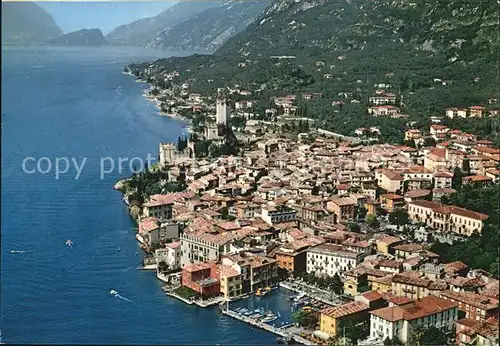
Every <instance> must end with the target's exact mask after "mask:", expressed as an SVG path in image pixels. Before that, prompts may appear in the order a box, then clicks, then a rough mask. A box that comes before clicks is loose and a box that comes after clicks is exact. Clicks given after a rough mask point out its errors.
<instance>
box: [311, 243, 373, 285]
mask: <svg viewBox="0 0 500 346" xmlns="http://www.w3.org/2000/svg"><path fill="white" fill-rule="evenodd" d="M364 256H365V254H364V253H362V252H353V251H346V250H343V249H342V246H341V245H335V244H321V245H318V246H315V247H312V248H309V249H308V250H307V261H306V271H307V272H308V273H315V274H316V275H318V276H321V275H323V276H330V277H332V276H334V275H335V274H339V275H340V274H342V273H343V272H346V271H348V270H351V269H353V268H355V267H356V266H357V265H358V264H359V263H361V262H362V261H363V258H364Z"/></svg>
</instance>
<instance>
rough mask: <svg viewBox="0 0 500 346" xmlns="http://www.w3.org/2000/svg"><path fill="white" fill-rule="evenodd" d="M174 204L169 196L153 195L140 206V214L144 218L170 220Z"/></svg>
mask: <svg viewBox="0 0 500 346" xmlns="http://www.w3.org/2000/svg"><path fill="white" fill-rule="evenodd" d="M173 205H174V202H173V200H172V196H170V195H153V196H151V197H150V198H149V200H148V201H147V202H146V203H144V204H143V205H142V207H143V208H142V213H143V215H144V216H145V217H156V218H158V219H171V218H172V207H173Z"/></svg>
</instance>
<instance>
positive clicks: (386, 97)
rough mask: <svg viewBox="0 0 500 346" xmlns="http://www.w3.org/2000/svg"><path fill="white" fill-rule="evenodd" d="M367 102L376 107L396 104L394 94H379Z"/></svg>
mask: <svg viewBox="0 0 500 346" xmlns="http://www.w3.org/2000/svg"><path fill="white" fill-rule="evenodd" d="M368 101H369V102H370V103H371V104H373V105H376V106H379V105H388V104H395V103H396V95H394V94H390V93H389V94H379V95H375V96H372V97H370V98H369V99H368Z"/></svg>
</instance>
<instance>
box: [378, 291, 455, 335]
mask: <svg viewBox="0 0 500 346" xmlns="http://www.w3.org/2000/svg"><path fill="white" fill-rule="evenodd" d="M457 319H458V307H457V304H455V303H453V302H450V301H447V300H445V299H441V298H438V297H433V296H429V297H425V298H422V299H417V300H415V301H413V302H411V303H408V304H403V305H399V306H389V307H385V308H382V309H377V310H373V311H370V336H371V337H372V338H374V339H375V338H377V339H379V340H385V339H387V338H390V339H399V340H401V341H402V342H403V343H405V344H407V343H409V342H411V340H412V337H413V336H414V335H415V332H416V331H417V327H423V328H429V327H436V328H438V329H440V330H448V331H452V330H453V328H454V327H455V322H456V321H457Z"/></svg>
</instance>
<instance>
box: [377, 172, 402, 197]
mask: <svg viewBox="0 0 500 346" xmlns="http://www.w3.org/2000/svg"><path fill="white" fill-rule="evenodd" d="M375 179H376V180H377V185H378V186H379V187H381V188H382V189H384V190H385V191H387V192H391V193H395V192H400V191H403V182H404V177H403V175H402V174H401V173H400V172H397V171H394V170H390V169H380V170H377V171H375Z"/></svg>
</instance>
